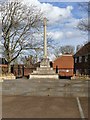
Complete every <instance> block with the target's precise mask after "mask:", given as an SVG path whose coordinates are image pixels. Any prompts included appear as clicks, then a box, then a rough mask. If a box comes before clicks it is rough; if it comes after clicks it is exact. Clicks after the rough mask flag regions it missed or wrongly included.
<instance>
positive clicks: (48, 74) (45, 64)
mask: <svg viewBox="0 0 90 120" xmlns="http://www.w3.org/2000/svg"><path fill="white" fill-rule="evenodd" d="M32 78H35V79H36V78H53V79H58V75H57V74H56V73H55V71H54V70H53V68H50V65H49V60H48V59H45V58H44V59H43V60H42V61H41V63H40V67H37V70H36V71H33V73H32V74H31V75H30V79H32Z"/></svg>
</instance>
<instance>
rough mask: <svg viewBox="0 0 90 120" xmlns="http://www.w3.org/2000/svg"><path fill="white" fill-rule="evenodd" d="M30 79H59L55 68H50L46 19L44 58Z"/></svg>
mask: <svg viewBox="0 0 90 120" xmlns="http://www.w3.org/2000/svg"><path fill="white" fill-rule="evenodd" d="M29 78H30V79H33V78H34V79H37V78H53V79H58V74H56V73H55V71H54V70H53V68H50V63H49V59H48V58H47V39H46V18H44V57H43V60H42V61H41V63H40V67H38V68H37V70H36V71H33V73H31V74H30V77H29Z"/></svg>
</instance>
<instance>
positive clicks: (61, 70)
mask: <svg viewBox="0 0 90 120" xmlns="http://www.w3.org/2000/svg"><path fill="white" fill-rule="evenodd" d="M53 68H54V69H55V70H56V73H58V74H59V76H62V77H72V76H73V70H74V59H73V55H71V54H64V55H62V56H60V57H58V58H56V59H55V60H54V61H53Z"/></svg>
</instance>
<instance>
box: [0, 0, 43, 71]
mask: <svg viewBox="0 0 90 120" xmlns="http://www.w3.org/2000/svg"><path fill="white" fill-rule="evenodd" d="M1 12H2V32H3V39H2V44H3V46H4V51H5V57H6V59H7V62H8V72H10V63H11V62H12V61H13V60H15V59H16V58H17V57H18V56H19V55H20V54H22V52H23V50H27V49H34V48H36V47H37V42H36V41H35V40H34V38H33V34H34V33H35V32H38V31H39V28H40V27H41V23H42V13H41V11H40V10H39V9H38V8H37V7H36V6H32V5H31V6H26V5H23V4H22V3H20V2H17V1H16V2H8V3H4V4H3V5H2V8H1Z"/></svg>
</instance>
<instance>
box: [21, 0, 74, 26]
mask: <svg viewBox="0 0 90 120" xmlns="http://www.w3.org/2000/svg"><path fill="white" fill-rule="evenodd" d="M20 1H21V2H22V3H23V4H27V5H28V6H29V5H34V6H37V7H38V8H39V9H41V11H42V12H43V17H46V18H47V19H48V20H49V23H50V24H55V23H57V22H59V21H62V20H63V19H67V18H71V16H72V13H71V12H72V10H73V7H72V6H67V7H66V8H60V7H57V6H53V5H51V4H49V3H40V2H39V1H38V0H20Z"/></svg>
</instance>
